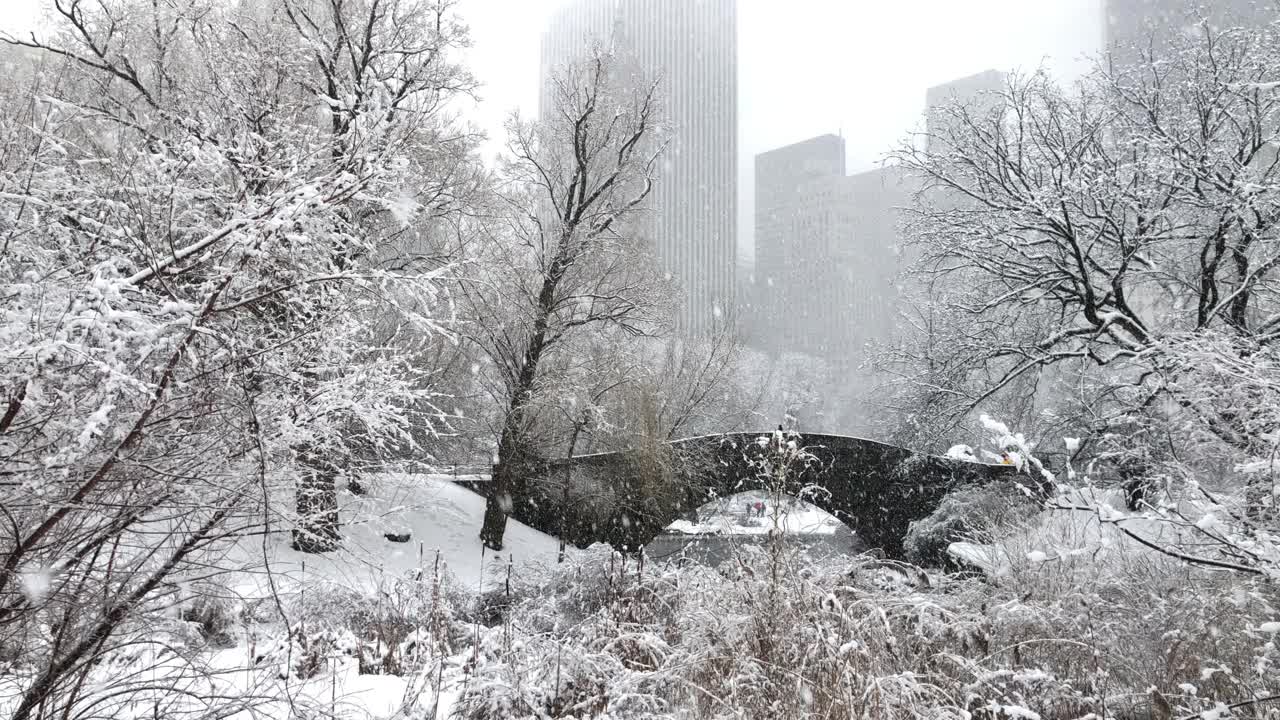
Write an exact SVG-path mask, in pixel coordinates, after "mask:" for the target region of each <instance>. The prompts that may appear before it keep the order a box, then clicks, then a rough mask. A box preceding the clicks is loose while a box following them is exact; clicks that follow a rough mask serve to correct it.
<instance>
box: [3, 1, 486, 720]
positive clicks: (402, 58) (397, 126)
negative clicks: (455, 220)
mask: <svg viewBox="0 0 1280 720" xmlns="http://www.w3.org/2000/svg"><path fill="white" fill-rule="evenodd" d="M54 10H55V11H56V14H57V16H58V17H57V19H58V20H59V22H60V24H59V26H58V29H57V30H55V31H53V32H52V33H51V34H50V35H48V36H47V37H40V38H36V37H24V38H14V37H10V38H6V41H7V42H8V43H10V44H17V45H20V46H26V47H28V48H30V49H32V51H33V52H34V55H35V56H37V57H39V58H40V59H41V62H42V63H43V67H42V68H41V70H40V72H39V73H38V74H37V75H36V76H35V79H34V80H33V82H32V84H30V85H28V86H26V87H23V88H22V89H21V90H20V91H18V92H19V93H21V94H25V95H26V97H25V98H23V99H21V100H20V101H18V102H13V103H6V105H5V108H4V109H3V110H2V111H0V138H2V139H0V142H2V143H3V145H4V148H5V151H4V152H3V153H2V154H0V238H3V240H0V244H2V245H3V251H2V252H0V285H3V287H4V288H5V290H4V291H3V293H4V300H3V303H2V304H0V308H2V309H0V387H2V388H3V390H2V392H3V403H4V406H3V410H2V411H0V465H2V466H3V468H4V478H3V479H4V485H3V486H2V487H0V506H2V507H3V508H4V510H3V515H4V525H5V527H6V531H5V532H4V533H0V558H3V565H2V566H0V644H5V643H7V642H8V641H9V640H13V639H16V638H21V639H22V641H23V642H24V644H25V645H26V650H27V652H26V654H25V656H24V657H25V659H26V660H27V662H28V663H29V665H30V666H31V667H33V668H35V670H34V671H33V673H32V674H31V675H30V676H29V677H28V680H29V681H24V682H23V685H22V688H21V693H22V697H21V700H20V702H19V703H18V704H17V706H16V709H15V714H14V717H15V718H27V717H30V716H31V715H32V713H33V712H35V711H36V709H37V708H39V709H41V712H43V713H46V714H48V713H56V714H61V713H62V712H63V710H67V711H68V712H70V708H71V706H72V705H74V704H75V703H78V702H90V699H89V698H86V697H85V696H84V695H82V694H78V693H77V692H75V691H72V690H71V688H72V687H75V685H76V678H78V677H80V676H81V675H82V674H84V673H87V672H89V671H90V670H91V669H92V667H93V665H94V662H95V660H96V659H98V658H101V657H104V656H105V655H108V654H109V653H111V652H112V651H114V650H115V649H116V648H117V647H118V646H119V644H120V643H127V642H129V640H128V638H124V637H123V636H122V635H121V633H122V631H123V629H125V628H134V629H138V628H140V627H141V626H140V625H139V624H138V621H139V618H140V617H142V616H144V615H145V613H147V612H150V610H151V609H152V601H153V599H154V598H155V597H156V595H157V594H158V593H163V592H168V591H169V590H171V589H172V587H171V586H170V585H168V583H169V582H170V581H171V580H174V579H178V578H182V577H186V576H187V575H188V574H189V573H190V572H191V571H192V569H193V568H200V573H201V574H202V575H204V576H208V575H209V574H214V573H217V572H218V571H219V569H220V566H218V565H217V564H216V563H215V564H210V563H209V557H210V556H208V555H207V554H206V551H210V550H212V549H214V548H216V547H217V546H218V544H219V542H220V541H222V540H224V539H226V538H228V537H230V536H233V535H236V534H238V533H242V532H249V531H252V532H270V531H275V530H278V529H280V528H281V527H288V526H289V525H290V524H292V523H294V521H295V520H296V521H297V526H298V534H297V543H298V545H299V547H302V548H304V549H310V550H322V549H328V548H331V547H333V545H334V543H335V539H336V536H337V516H336V512H337V505H336V491H335V487H334V483H335V481H336V479H337V475H338V474H339V473H340V471H341V465H342V461H343V459H344V458H346V457H348V456H349V455H350V454H352V453H353V452H370V451H374V452H376V451H377V450H378V449H385V448H387V447H389V446H391V445H393V444H396V443H403V442H406V441H408V440H410V439H411V438H412V431H413V430H414V429H415V427H416V426H419V425H421V424H422V423H424V422H430V418H431V416H432V415H433V414H434V411H432V410H431V400H432V397H431V393H430V390H429V385H428V384H427V383H425V382H424V374H425V373H426V372H427V371H428V370H429V369H424V368H421V367H417V366H416V365H415V363H413V362H411V358H412V353H413V350H414V348H412V347H406V346H404V345H403V344H400V343H399V342H398V339H399V338H400V337H406V336H412V335H415V334H417V335H419V336H420V335H421V334H431V333H440V332H442V331H443V329H444V328H443V327H442V320H443V319H444V318H442V317H441V316H439V315H438V314H437V313H438V312H439V308H440V302H439V300H440V297H439V294H440V292H441V287H442V285H441V283H440V282H439V278H440V277H441V275H442V274H443V273H444V272H445V271H446V269H445V268H442V267H441V266H440V265H439V263H431V264H430V265H429V266H428V265H424V264H423V263H420V262H419V258H417V257H415V256H413V255H412V254H406V253H405V252H402V251H399V250H397V248H396V243H397V242H402V241H403V240H404V238H405V228H406V226H407V225H408V224H409V223H412V222H417V221H418V220H419V219H420V218H421V217H422V216H428V217H430V216H440V215H442V214H448V213H450V212H453V211H454V210H455V209H456V205H455V203H458V202H461V201H462V200H461V198H464V197H465V194H464V193H456V192H455V190H457V185H456V184H455V183H456V180H457V178H458V177H459V176H460V175H461V174H462V173H463V170H464V169H465V163H466V162H467V143H469V142H470V140H469V138H468V137H467V136H466V134H465V133H459V132H458V131H457V130H456V128H453V127H452V123H451V121H450V118H449V116H448V115H447V114H446V113H445V105H446V104H447V103H448V102H449V100H450V99H451V98H453V97H455V96H457V94H458V93H460V92H464V91H465V90H466V89H467V88H468V87H469V86H470V80H469V79H468V77H467V75H466V74H465V73H464V72H463V71H462V70H461V69H460V68H459V67H457V66H456V65H455V64H454V63H453V59H452V52H453V50H454V49H455V48H457V47H458V46H459V45H460V44H461V43H463V42H464V40H465V31H464V29H463V28H462V27H461V26H460V25H458V23H457V22H456V20H455V19H454V17H453V15H452V13H451V10H450V8H449V6H448V4H447V3H444V4H442V3H437V2H433V1H430V0H388V1H386V2H382V1H379V0H362V1H356V2H338V1H337V0H334V1H333V2H292V1H291V0H276V1H274V2H270V3H210V2H204V1H203V0H178V1H177V2H167V3H144V2H132V1H128V0H118V1H106V0H104V1H103V2H97V3H88V2H80V1H79V0H57V2H55V3H54ZM10 92H12V91H10ZM387 318H394V321H392V324H394V325H396V326H397V327H399V328H400V329H401V330H403V332H400V333H395V332H383V331H382V330H385V329H386V328H385V327H381V326H382V325H385V324H386V322H387ZM375 328H381V330H379V331H375ZM410 331H413V332H410ZM295 489H296V491H297V496H298V497H297V508H298V510H299V511H301V512H300V513H299V514H295V513H294V512H292V511H290V506H291V504H292V503H291V496H292V495H293V494H294V490H295ZM213 557H217V556H216V555H215V556H213ZM32 578H36V579H39V582H35V581H32V580H31V579H32ZM166 588H168V589H169V590H166ZM90 600H92V601H90ZM33 632H35V633H36V634H35V635H32V634H31V633H33ZM24 677H25V676H24ZM71 716H74V713H72V714H71Z"/></svg>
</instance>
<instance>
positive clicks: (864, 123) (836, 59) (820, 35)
mask: <svg viewBox="0 0 1280 720" xmlns="http://www.w3.org/2000/svg"><path fill="white" fill-rule="evenodd" d="M691 1H696V0H691ZM44 2H48V0H43V2H42V1H41V0H5V2H3V3H2V4H0V27H3V28H5V29H9V30H21V29H24V28H30V27H31V26H32V23H33V21H34V18H35V17H36V14H37V12H36V8H38V7H40V6H42V5H43V4H44ZM563 4H564V0H523V1H520V2H514V1H513V0H462V1H461V2H460V3H459V4H458V6H457V7H458V11H459V13H460V14H461V16H462V17H463V18H464V19H465V20H466V22H467V23H468V24H469V25H470V27H471V35H472V40H473V47H472V48H471V50H470V51H469V52H468V53H467V57H466V61H467V64H468V66H469V68H470V69H471V71H472V72H473V73H474V74H475V75H476V77H477V79H478V80H479V81H480V82H481V83H482V87H481V89H480V91H479V96H480V102H479V104H478V106H477V107H476V108H475V110H474V111H473V112H471V113H470V114H471V117H472V118H473V120H474V122H476V123H477V124H479V125H480V126H481V127H482V128H483V129H484V130H485V131H486V132H487V133H488V134H489V136H490V140H489V143H488V144H487V151H486V154H487V155H490V156H491V155H492V154H493V153H494V152H495V151H496V150H497V149H498V148H499V147H500V146H501V140H502V138H501V133H502V122H503V120H504V119H505V118H506V117H507V116H508V114H509V113H510V112H511V111H513V110H517V109H518V110H519V111H520V112H521V113H522V114H524V115H525V116H526V117H534V116H536V114H537V108H538V93H539V84H538V57H539V42H540V38H541V34H542V32H543V31H544V30H545V29H546V27H547V22H548V20H549V19H550V16H551V14H552V13H553V12H554V11H555V10H556V9H558V8H559V7H560V6H561V5H563ZM1100 8H1101V4H1100V0H1041V1H1037V2H1027V0H970V1H965V2H953V1H949V0H902V1H900V2H892V3H888V2H871V1H870V0H854V1H853V2H848V3H833V2H830V1H829V0H793V2H790V3H788V4H787V6H786V12H779V11H778V9H777V6H776V5H775V4H773V3H768V2H765V0H738V102H739V106H738V118H739V126H738V151H739V159H738V188H737V192H738V222H737V225H738V237H737V249H738V255H739V257H740V258H744V257H745V258H749V257H751V256H752V255H753V252H754V249H753V237H754V227H753V226H754V197H753V184H754V178H753V166H754V158H755V156H756V155H758V154H760V153H762V152H766V151H769V150H773V149H776V148H779V147H782V146H785V145H789V144H792V143H795V142H799V141H801V140H805V139H808V138H811V137H814V136H817V135H821V134H824V133H838V134H840V135H842V136H843V137H844V138H845V144H846V148H847V152H848V163H847V165H848V172H850V173H857V172H861V171H864V170H868V169H871V168H874V167H876V166H877V165H878V164H880V163H881V162H882V161H883V160H884V158H885V156H886V155H887V154H888V152H890V151H891V150H892V149H893V147H894V146H895V145H896V144H897V143H898V142H900V141H901V140H902V139H904V138H905V137H906V136H907V135H908V133H909V132H910V131H912V130H913V129H917V128H918V127H919V126H920V124H921V121H922V117H923V116H922V113H923V110H924V98H925V90H926V89H927V88H928V87H930V86H933V85H938V84H941V83H945V82H947V81H949V80H953V79H956V78H959V77H962V76H965V75H971V74H973V73H976V72H979V71H982V70H986V69H990V68H995V69H999V70H1010V69H1014V68H1023V69H1029V68H1034V67H1035V66H1037V65H1039V64H1040V63H1042V62H1044V63H1046V64H1047V66H1048V67H1050V68H1051V69H1053V70H1054V71H1055V72H1056V73H1058V74H1060V75H1062V76H1069V75H1070V74H1072V73H1074V72H1075V71H1077V70H1078V69H1079V68H1081V67H1083V66H1084V61H1083V58H1084V57H1085V56H1086V55H1090V54H1093V53H1096V52H1097V51H1098V49H1099V48H1100V45H1101V24H1100V17H1101V9H1100Z"/></svg>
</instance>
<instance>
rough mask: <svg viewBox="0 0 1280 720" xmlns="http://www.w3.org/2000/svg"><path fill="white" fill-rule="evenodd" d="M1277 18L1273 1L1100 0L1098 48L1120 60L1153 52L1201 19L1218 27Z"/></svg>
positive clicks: (1261, 23) (1256, 23) (1263, 21)
mask: <svg viewBox="0 0 1280 720" xmlns="http://www.w3.org/2000/svg"><path fill="white" fill-rule="evenodd" d="M1276 19H1277V3H1276V1H1275V0H1102V47H1103V48H1104V49H1105V50H1106V51H1107V52H1109V53H1111V55H1112V57H1113V58H1115V59H1116V60H1118V61H1119V62H1121V63H1125V62H1128V61H1132V60H1136V59H1138V58H1139V57H1140V56H1141V53H1143V52H1147V51H1150V50H1155V51H1156V52H1157V53H1158V52H1159V51H1160V49H1161V47H1162V46H1163V45H1164V44H1165V43H1166V42H1167V41H1168V39H1169V38H1171V37H1176V36H1177V35H1180V34H1185V33H1188V32H1195V31H1196V30H1197V26H1198V25H1199V23H1200V22H1201V21H1202V20H1205V21H1208V23H1209V24H1210V26H1211V27H1215V28H1218V29H1222V28H1226V27H1232V26H1250V25H1253V26H1258V25H1265V24H1266V23H1269V22H1274V21H1275V20H1276Z"/></svg>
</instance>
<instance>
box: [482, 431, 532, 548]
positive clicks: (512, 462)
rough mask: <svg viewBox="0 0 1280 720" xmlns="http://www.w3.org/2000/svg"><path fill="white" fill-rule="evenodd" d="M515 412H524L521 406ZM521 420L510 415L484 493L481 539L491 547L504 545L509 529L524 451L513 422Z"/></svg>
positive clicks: (520, 437)
mask: <svg viewBox="0 0 1280 720" xmlns="http://www.w3.org/2000/svg"><path fill="white" fill-rule="evenodd" d="M512 413H513V414H514V415H517V416H518V415H521V414H522V413H521V412H520V410H519V409H516V410H513V411H512ZM518 421H519V418H518V417H512V416H511V415H509V416H508V422H507V424H506V426H505V427H504V428H503V431H502V438H501V439H500V440H499V441H498V462H497V464H496V465H494V466H493V476H492V477H491V478H490V482H489V494H488V495H487V496H486V497H485V504H484V524H482V525H481V526H480V542H481V543H483V544H484V546H485V547H487V548H489V549H490V550H501V549H502V539H503V537H504V536H505V535H506V532H507V515H509V514H511V507H512V505H513V503H514V500H513V499H512V497H511V496H512V492H513V491H514V489H515V486H516V473H517V472H519V467H520V466H521V465H522V464H523V463H521V462H520V461H519V460H517V457H518V456H519V455H521V454H522V448H523V445H524V438H523V437H522V435H521V433H520V431H519V429H518V428H517V427H514V426H513V425H514V424H515V422H518Z"/></svg>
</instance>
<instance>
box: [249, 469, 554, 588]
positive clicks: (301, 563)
mask: <svg viewBox="0 0 1280 720" xmlns="http://www.w3.org/2000/svg"><path fill="white" fill-rule="evenodd" d="M363 485H364V486H365V489H366V491H367V492H366V494H365V495H351V494H350V493H344V495H343V499H342V511H341V515H340V517H341V519H342V536H343V547H342V549H340V550H338V551H336V552H332V553H325V554H320V555H315V554H306V553H300V552H298V551H296V550H294V549H293V548H291V547H290V537H289V535H288V533H278V534H276V535H273V536H272V538H271V540H270V542H269V543H268V544H267V548H266V549H265V554H266V558H267V560H268V561H269V563H270V567H271V568H272V570H273V573H274V575H275V577H274V578H273V579H274V581H275V583H276V587H277V589H279V588H280V587H281V586H284V587H285V588H288V587H289V586H290V584H291V583H292V582H295V581H302V580H316V579H324V580H329V581H331V582H334V583H336V584H339V585H343V586H347V587H353V588H372V587H377V586H378V584H379V583H378V581H379V579H380V578H392V577H403V576H404V575H405V574H406V573H408V572H410V571H411V570H415V569H419V568H421V569H423V570H426V571H428V572H430V571H431V569H432V568H433V567H434V563H435V559H436V554H437V552H438V553H439V556H440V560H441V562H442V563H443V565H444V566H445V567H446V568H447V569H448V570H449V571H450V572H451V573H452V574H453V576H454V577H455V578H456V579H457V580H458V582H459V583H461V584H462V586H463V587H465V588H470V589H474V591H475V592H482V591H483V590H487V589H491V588H495V587H500V586H501V584H502V583H503V582H504V581H505V578H506V573H507V565H508V563H510V564H511V571H512V573H513V574H535V573H541V572H543V571H544V570H546V569H547V568H548V567H549V566H551V565H554V564H555V562H556V556H557V553H558V552H559V540H557V539H556V538H554V537H551V536H549V535H545V534H543V533H540V532H538V531H537V530H534V529H533V528H530V527H529V526H527V525H524V524H523V523H520V522H517V521H516V520H514V519H510V520H508V521H507V532H506V538H505V545H506V547H505V548H504V549H503V550H502V551H501V552H493V551H491V550H485V549H484V547H483V546H482V545H481V544H480V523H481V520H482V519H483V517H484V505H485V500H484V498H482V497H481V496H479V495H477V494H476V493H474V492H471V491H470V490H467V489H466V488H463V487H461V486H459V485H456V484H454V483H453V482H452V477H451V476H448V475H414V474H404V473H391V474H385V475H377V476H373V477H371V478H368V479H366V480H365V481H364V483H363ZM405 532H407V533H409V536H410V537H409V541H408V542H404V543H396V542H391V541H389V540H388V539H387V538H386V537H385V535H386V534H387V533H393V534H394V533H405ZM238 551H239V554H240V555H241V557H242V560H243V562H244V563H245V564H246V565H249V564H257V565H259V566H263V565H265V564H266V563H263V562H262V560H263V554H264V549H263V547H262V546H261V542H260V540H258V539H249V540H247V541H246V542H244V543H243V544H242V547H240V548H238ZM572 551H573V548H572V547H570V548H569V552H572ZM234 589H235V590H237V591H238V592H239V593H240V594H242V595H244V596H246V597H261V596H263V595H265V593H266V592H268V591H269V590H268V588H267V587H266V582H265V579H264V578H263V577H262V575H261V574H258V573H253V574H246V575H244V576H243V581H242V582H241V583H240V585H239V586H238V587H236V588H234Z"/></svg>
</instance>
